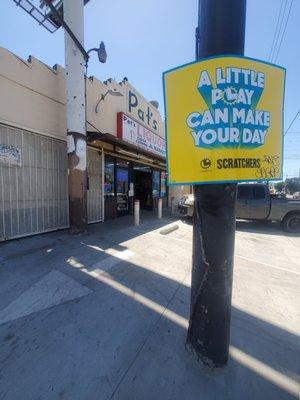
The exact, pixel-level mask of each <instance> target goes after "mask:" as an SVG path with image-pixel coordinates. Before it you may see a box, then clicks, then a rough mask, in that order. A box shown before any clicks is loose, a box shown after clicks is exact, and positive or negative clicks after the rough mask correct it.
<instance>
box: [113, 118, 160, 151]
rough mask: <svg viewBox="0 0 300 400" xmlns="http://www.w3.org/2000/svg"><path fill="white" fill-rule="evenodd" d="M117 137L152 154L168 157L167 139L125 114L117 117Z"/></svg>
mask: <svg viewBox="0 0 300 400" xmlns="http://www.w3.org/2000/svg"><path fill="white" fill-rule="evenodd" d="M117 118H118V121H117V135H118V138H120V139H123V140H125V141H126V142H128V143H131V144H133V145H135V146H137V147H139V148H141V149H143V150H146V151H148V152H150V153H153V154H156V155H159V156H161V157H165V156H166V142H165V139H164V138H162V137H160V136H158V135H157V134H155V133H154V132H152V131H150V129H147V128H146V127H145V126H143V125H141V124H139V123H138V122H137V121H135V120H134V119H132V118H130V117H128V116H127V115H126V114H124V113H122V112H121V113H118V115H117Z"/></svg>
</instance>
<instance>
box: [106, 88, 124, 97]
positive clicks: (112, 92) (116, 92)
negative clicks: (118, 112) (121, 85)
mask: <svg viewBox="0 0 300 400" xmlns="http://www.w3.org/2000/svg"><path fill="white" fill-rule="evenodd" d="M107 93H109V94H110V95H112V96H123V95H122V93H120V92H118V91H117V89H109V90H108V91H107Z"/></svg>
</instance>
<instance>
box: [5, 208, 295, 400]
mask: <svg viewBox="0 0 300 400" xmlns="http://www.w3.org/2000/svg"><path fill="white" fill-rule="evenodd" d="M132 222H133V221H132V219H131V217H123V218H120V219H118V220H115V221H110V222H106V223H103V224H97V225H93V226H90V233H89V234H88V235H86V236H82V237H71V236H70V235H69V234H68V233H67V232H66V231H62V232H56V233H50V234H45V235H39V236H35V237H31V238H24V239H20V240H14V241H11V242H7V243H2V244H0V263H1V267H0V298H1V305H0V399H1V400H2V399H3V400H4V399H5V400H19V399H20V400H21V399H22V400H38V399H41V400H44V399H47V400H48V399H51V400H52V399H70V400H71V399H72V400H77V399H78V400H79V399H80V400H94V399H95V400H96V399H97V400H102V399H121V400H125V399H126V400H127V399H128V400H134V399H137V400H144V399H145V400H148V399H149V400H150V399H151V400H152V399H158V400H160V399H162V400H168V399H170V400H171V399H172V400H177V399H178V400H179V399H180V400H182V399H184V400H196V399H197V400H198V399H209V400H211V399H222V400H223V399H228V400H235V399H237V400H240V399H243V400H244V399H246V400H247V399H251V400H253V399H264V400H265V399H272V400H277V399H278V400H279V399H280V400H281V399H297V398H298V396H299V376H300V361H299V360H300V341H299V333H300V315H299V310H300V302H299V287H300V285H299V284H300V263H299V256H300V237H299V236H298V237H296V236H288V235H285V234H284V233H283V232H282V231H281V230H280V228H279V227H278V226H277V225H276V224H267V225H262V224H257V223H248V222H244V221H240V222H238V224H237V235H236V252H235V254H236V257H235V269H234V290H233V309H232V331H231V348H230V354H231V358H230V362H229V365H228V367H227V368H226V369H225V370H224V371H219V372H215V373H211V372H208V371H207V370H205V369H203V368H202V367H201V366H200V365H199V364H198V363H197V362H196V360H195V359H194V358H193V356H192V355H190V354H189V353H188V352H187V351H186V349H185V338H186V329H187V324H188V316H189V299H190V290H189V287H190V279H191V278H190V270H191V240H192V227H191V224H190V222H189V221H180V220H178V221H176V220H174V219H173V220H172V219H170V218H164V219H162V220H160V221H159V220H157V219H153V216H151V215H150V216H144V218H143V220H142V224H141V225H140V226H139V227H137V228H136V227H133V224H132ZM175 223H176V224H178V225H179V229H177V230H175V231H173V232H171V233H169V234H167V235H161V234H160V233H159V232H160V231H161V230H162V229H164V228H166V227H168V226H169V225H173V224H175Z"/></svg>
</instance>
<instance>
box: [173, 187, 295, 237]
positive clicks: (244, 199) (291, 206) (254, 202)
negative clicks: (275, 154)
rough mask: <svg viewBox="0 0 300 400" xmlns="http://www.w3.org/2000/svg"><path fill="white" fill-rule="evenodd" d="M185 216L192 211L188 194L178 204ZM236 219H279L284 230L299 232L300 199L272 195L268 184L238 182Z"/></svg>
mask: <svg viewBox="0 0 300 400" xmlns="http://www.w3.org/2000/svg"><path fill="white" fill-rule="evenodd" d="M180 207H181V208H180V210H181V212H182V213H183V214H185V215H187V216H192V215H193V212H194V197H193V195H188V196H187V197H186V198H185V200H184V201H183V202H182V204H181V206H180ZM236 218H237V219H246V220H258V221H279V222H280V223H281V226H282V228H283V229H284V230H286V231H287V232H291V233H297V232H300V201H295V200H290V199H286V198H284V197H277V196H275V197H273V196H271V195H270V191H269V187H268V185H265V184H262V183H257V184H251V183H249V184H244V183H242V184H239V185H238V191H237V209H236Z"/></svg>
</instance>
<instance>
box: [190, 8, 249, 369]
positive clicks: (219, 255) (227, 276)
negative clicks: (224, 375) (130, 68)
mask: <svg viewBox="0 0 300 400" xmlns="http://www.w3.org/2000/svg"><path fill="white" fill-rule="evenodd" d="M245 20H246V0H199V21H198V27H197V29H196V58H197V59H201V58H205V57H209V56H214V55H221V54H235V55H243V54H244V41H245ZM236 189H237V187H236V184H230V183H229V184H210V185H195V186H194V196H195V203H194V231H193V266H192V291H191V310H190V322H189V330H188V336H187V345H188V346H189V347H190V348H191V349H192V350H193V351H194V352H195V354H196V355H197V357H198V359H199V360H200V361H202V363H204V364H205V365H207V366H209V367H212V368H215V367H222V366H225V365H226V363H227V361H228V354H229V340H230V314H231V293H232V274H233V256H234V238H235V204H236Z"/></svg>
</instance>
